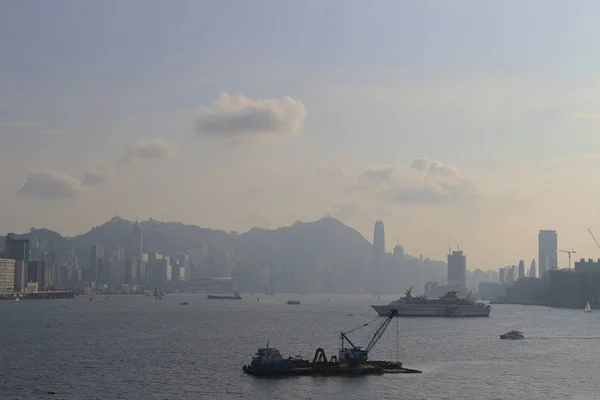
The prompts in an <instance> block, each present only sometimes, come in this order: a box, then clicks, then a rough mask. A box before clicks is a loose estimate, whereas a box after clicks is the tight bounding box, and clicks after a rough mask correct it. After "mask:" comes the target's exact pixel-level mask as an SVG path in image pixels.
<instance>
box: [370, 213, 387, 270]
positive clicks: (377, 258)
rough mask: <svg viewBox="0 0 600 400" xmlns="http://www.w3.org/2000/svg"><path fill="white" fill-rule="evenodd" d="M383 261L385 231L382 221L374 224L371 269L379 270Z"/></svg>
mask: <svg viewBox="0 0 600 400" xmlns="http://www.w3.org/2000/svg"><path fill="white" fill-rule="evenodd" d="M384 259H385V230H384V228H383V221H377V222H375V231H374V233H373V268H374V269H375V270H381V268H382V267H383V261H384Z"/></svg>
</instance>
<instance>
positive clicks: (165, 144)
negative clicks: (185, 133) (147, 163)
mask: <svg viewBox="0 0 600 400" xmlns="http://www.w3.org/2000/svg"><path fill="white" fill-rule="evenodd" d="M176 152H177V146H176V145H175V143H173V142H170V141H168V140H164V139H140V140H136V141H135V142H133V143H132V144H131V146H129V147H128V148H127V155H126V156H125V160H124V162H132V161H138V160H146V159H152V158H165V157H171V156H173V155H175V153H176Z"/></svg>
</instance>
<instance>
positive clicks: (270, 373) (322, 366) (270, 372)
mask: <svg viewBox="0 0 600 400" xmlns="http://www.w3.org/2000/svg"><path fill="white" fill-rule="evenodd" d="M397 313H398V312H397V311H396V310H392V311H390V313H389V315H388V316H387V318H386V319H385V321H383V323H381V325H380V326H379V328H377V330H376V331H375V333H374V334H373V336H372V337H371V339H370V340H369V343H368V344H367V346H365V347H364V348H362V347H358V346H356V345H354V344H353V343H352V341H351V340H350V339H349V338H348V336H347V334H348V333H350V332H352V331H354V330H356V329H353V330H351V331H349V332H342V333H341V335H340V337H341V339H342V347H341V349H340V351H339V354H338V355H337V356H336V355H332V356H331V358H330V359H327V356H326V355H325V350H323V349H322V348H318V349H317V350H316V351H315V355H314V357H313V359H312V361H309V360H305V359H302V358H301V357H288V358H283V356H282V355H281V353H280V352H279V350H278V349H276V348H273V347H269V344H268V343H267V346H266V347H262V348H259V349H258V350H257V352H256V354H255V355H254V357H252V361H251V363H250V365H244V366H243V367H242V370H243V371H244V372H245V373H247V374H249V375H254V376H261V377H283V376H303V375H323V376H361V375H382V374H386V373H393V374H420V373H421V371H419V370H416V369H411V368H404V367H403V366H402V363H401V362H393V361H369V360H368V353H369V351H370V350H371V349H372V348H373V346H375V344H376V343H377V341H379V339H380V338H381V336H382V335H383V333H384V332H385V330H386V329H387V326H388V325H389V324H390V322H391V320H392V318H394V317H395V316H396V315H397ZM371 322H373V321H371ZM369 324H370V322H369V323H367V324H363V325H361V327H363V326H367V325H369ZM345 342H348V344H349V346H350V347H346V346H345Z"/></svg>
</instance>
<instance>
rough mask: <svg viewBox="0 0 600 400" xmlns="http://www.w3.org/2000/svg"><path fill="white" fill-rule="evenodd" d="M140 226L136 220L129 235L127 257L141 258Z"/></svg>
mask: <svg viewBox="0 0 600 400" xmlns="http://www.w3.org/2000/svg"><path fill="white" fill-rule="evenodd" d="M142 254H143V253H142V228H140V225H139V224H138V223H137V222H136V223H135V226H134V227H133V231H132V232H131V235H130V236H129V258H140V259H141V258H142Z"/></svg>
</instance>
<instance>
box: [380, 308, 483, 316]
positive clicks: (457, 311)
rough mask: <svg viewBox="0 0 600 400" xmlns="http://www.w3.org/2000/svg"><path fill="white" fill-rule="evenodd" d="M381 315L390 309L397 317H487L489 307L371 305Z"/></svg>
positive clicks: (386, 313) (385, 314) (387, 313)
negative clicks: (395, 311)
mask: <svg viewBox="0 0 600 400" xmlns="http://www.w3.org/2000/svg"><path fill="white" fill-rule="evenodd" d="M371 307H372V308H373V309H374V310H375V311H376V312H377V314H379V315H380V316H382V317H386V316H388V315H389V313H390V311H391V310H392V309H396V310H398V317H445V318H474V317H489V316H490V312H491V308H490V307H489V306H488V307H477V306H470V305H459V306H443V305H439V306H438V305H431V306H428V305H418V306H413V305H404V306H396V305H381V306H371Z"/></svg>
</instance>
